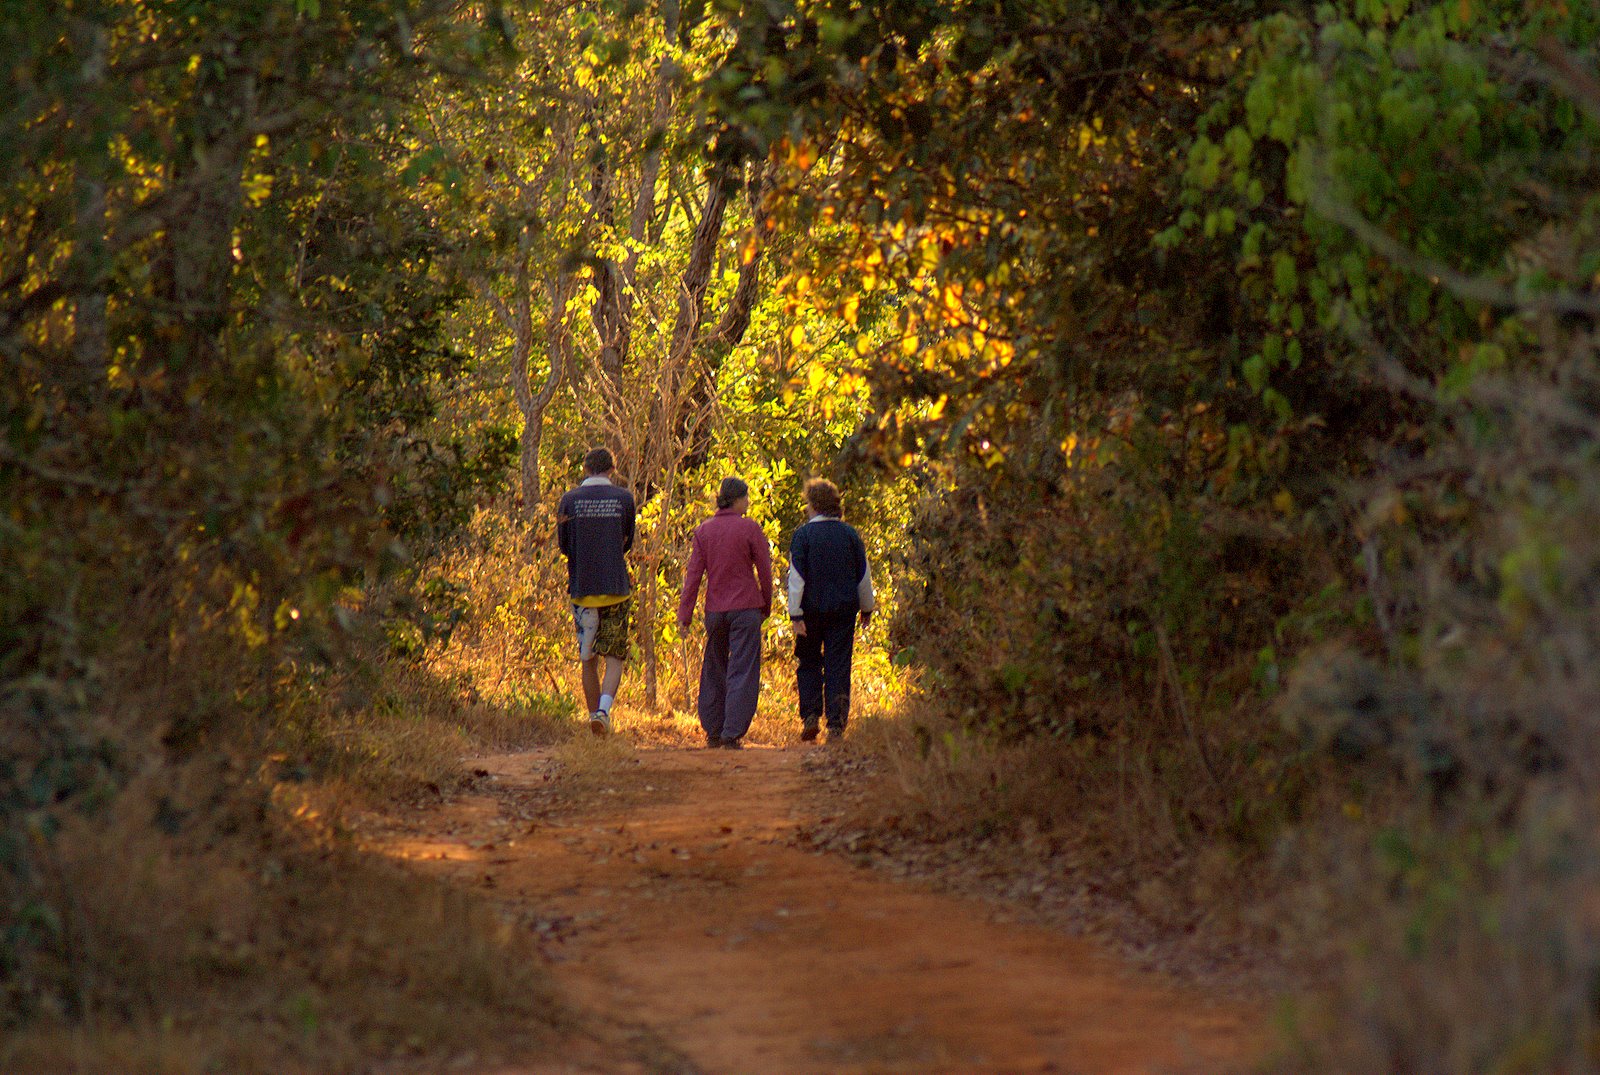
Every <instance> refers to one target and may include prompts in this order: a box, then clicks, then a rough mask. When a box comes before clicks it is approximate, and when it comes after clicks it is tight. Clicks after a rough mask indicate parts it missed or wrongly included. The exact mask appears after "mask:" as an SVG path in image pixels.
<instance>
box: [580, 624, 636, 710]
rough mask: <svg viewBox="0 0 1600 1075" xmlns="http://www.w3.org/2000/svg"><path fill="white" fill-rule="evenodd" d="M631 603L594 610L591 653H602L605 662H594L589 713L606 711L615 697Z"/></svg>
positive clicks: (626, 642)
mask: <svg viewBox="0 0 1600 1075" xmlns="http://www.w3.org/2000/svg"><path fill="white" fill-rule="evenodd" d="M632 606H633V602H632V601H623V602H621V603H620V604H615V605H607V606H605V607H604V608H600V609H596V610H595V613H596V623H595V632H594V653H595V656H596V657H597V658H598V657H604V658H605V664H604V666H603V667H602V666H601V665H600V662H599V661H598V660H597V661H596V662H595V677H596V691H595V694H596V696H595V698H594V699H593V700H592V702H591V705H592V706H593V708H591V709H590V710H589V712H591V713H593V712H594V711H595V710H597V709H598V710H603V711H605V712H606V713H607V714H608V715H609V714H610V712H611V703H612V702H614V701H616V698H617V687H619V686H620V685H621V684H622V665H623V662H624V661H626V660H627V659H628V628H629V625H630V623H631V622H632Z"/></svg>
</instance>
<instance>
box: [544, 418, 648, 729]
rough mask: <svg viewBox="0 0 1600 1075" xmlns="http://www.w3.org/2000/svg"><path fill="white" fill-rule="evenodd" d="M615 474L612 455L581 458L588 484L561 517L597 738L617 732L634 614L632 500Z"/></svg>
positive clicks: (559, 533) (559, 536)
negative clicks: (615, 713) (615, 716)
mask: <svg viewBox="0 0 1600 1075" xmlns="http://www.w3.org/2000/svg"><path fill="white" fill-rule="evenodd" d="M615 472H616V463H615V461H614V460H613V459H612V458H611V453H610V452H609V451H607V450H606V449H604V448H595V449H594V450H593V451H591V452H589V454H588V455H586V456H584V457H583V473H584V479H583V482H582V483H581V484H580V485H579V486H578V487H577V488H576V489H572V490H570V491H569V492H568V493H567V494H566V495H565V496H563V497H562V498H561V506H560V508H559V509H558V510H557V512H556V540H557V541H558V542H559V543H560V545H561V551H562V552H563V553H564V554H565V555H566V557H567V592H568V594H570V595H571V597H572V623H573V626H574V628H576V630H577V634H578V659H579V660H580V661H582V662H583V700H584V704H585V705H586V706H587V707H588V710H589V730H590V731H592V732H593V733H594V734H595V735H606V734H608V733H609V732H610V731H611V707H612V705H613V704H615V702H616V699H617V687H618V686H619V685H620V684H621V682H622V665H623V662H624V661H626V660H627V659H628V634H629V630H628V628H629V621H630V619H631V614H632V606H633V601H632V587H631V586H630V585H629V582H628V563H627V560H626V559H625V555H626V553H627V552H628V550H629V549H631V548H633V524H634V505H633V494H631V493H629V492H628V491H627V490H626V489H622V488H619V487H618V486H617V485H616V484H614V483H613V482H612V480H611V478H612V475H613V474H614V473H615ZM602 665H603V666H604V672H603V673H602V671H601V667H602Z"/></svg>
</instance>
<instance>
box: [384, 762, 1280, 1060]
mask: <svg viewBox="0 0 1600 1075" xmlns="http://www.w3.org/2000/svg"><path fill="white" fill-rule="evenodd" d="M837 749H841V748H830V747H825V746H824V747H815V746H804V747H790V748H788V749H783V748H774V747H748V748H746V749H745V750H743V751H738V752H734V751H722V750H715V751H713V750H704V749H686V748H683V747H668V746H660V747H648V748H644V747H641V748H639V749H635V748H634V747H633V746H631V745H628V744H626V743H622V742H619V741H618V740H616V739H613V740H610V741H596V744H595V745H593V746H591V745H588V744H586V743H581V742H575V743H572V744H567V745H564V746H561V747H555V748H551V749H545V750H539V751H533V752H528V753H519V754H506V755H498V756H493V757H485V758H480V759H477V760H476V761H475V762H473V763H472V764H473V765H474V766H475V769H476V776H477V779H476V780H475V781H474V783H473V785H472V787H471V788H470V789H469V790H468V791H466V792H463V793H461V794H457V795H452V796H449V797H446V798H445V799H444V800H443V801H442V802H439V803H436V804H431V805H425V806H421V807H419V808H418V809H416V810H414V811H406V812H403V813H402V812H393V811H391V812H388V813H386V814H384V815H380V816H371V817H368V818H367V819H365V821H364V822H363V823H362V825H361V831H362V834H363V837H364V839H365V840H366V842H367V843H368V845H369V846H371V847H372V848H373V849H375V850H379V851H381V852H383V853H385V854H388V855H392V856H394V857H396V858H399V859H402V860H405V861H406V862H407V863H408V864H411V865H412V866H414V868H416V869H418V870H420V871H423V872H426V873H428V874H430V875H433V876H436V877H444V878H447V879H449V880H451V881H452V882H454V883H457V884H460V885H464V886H471V887H473V888H477V889H479V890H484V891H485V892H486V894H487V895H489V896H491V897H492V898H493V899H495V900H496V901H497V902H498V903H499V905H500V906H501V908H502V910H503V912H504V914H505V915H506V916H507V918H508V919H509V920H511V921H512V922H513V923H514V924H515V925H516V927H517V928H527V929H531V930H533V931H534V932H535V933H536V935H537V936H538V937H539V938H540V940H541V947H542V948H543V950H544V952H545V954H546V955H547V957H548V958H549V959H550V961H551V965H552V971H553V973H554V976H555V978H556V981H557V983H558V984H559V986H560V987H561V988H562V989H563V991H564V993H565V994H566V996H567V997H568V998H569V999H570V1000H571V1002H572V1003H573V1004H574V1005H575V1008H576V1009H577V1011H576V1013H575V1017H574V1025H575V1026H577V1027H578V1028H579V1030H578V1032H577V1033H576V1034H575V1035H574V1037H573V1039H572V1041H570V1042H568V1043H567V1046H566V1047H563V1048H561V1049H559V1050H557V1051H558V1052H559V1054H560V1058H559V1059H551V1060H549V1061H539V1062H535V1063H533V1064H531V1065H530V1064H522V1065H519V1066H511V1067H501V1068H498V1069H494V1075H546V1073H555V1072H630V1071H631V1072H676V1073H685V1075H688V1073H702V1072H703V1073H729V1075H733V1073H738V1075H761V1073H784V1075H807V1073H828V1075H847V1073H848V1075H857V1073H860V1075H865V1073H869V1072H870V1073H898V1072H916V1073H937V1072H983V1073H1013V1072H1015V1073H1024V1072H1029V1073H1031V1072H1059V1073H1084V1075H1089V1073H1093V1075H1112V1073H1130V1075H1131V1073H1141V1075H1142V1073H1181V1072H1207V1073H1210V1072H1219V1071H1229V1070H1236V1069H1241V1068H1244V1067H1246V1066H1248V1064H1249V1062H1250V1060H1251V1059H1252V1058H1253V1057H1254V1056H1255V1055H1256V1054H1257V1053H1258V1051H1259V1050H1260V1047H1261V1044H1262V1042H1263V1041H1264V1038H1265V1033H1264V1030H1263V1025H1264V1013H1263V1011H1262V1010H1261V1009H1260V1008H1259V1006H1257V1005H1253V1004H1251V1003H1249V1002H1248V1001H1247V1000H1240V999H1238V998H1236V997H1231V996H1229V995H1227V993H1226V992H1222V991H1217V990H1212V989H1207V988H1204V987H1202V986H1198V985H1194V984H1183V983H1180V982H1176V981H1173V980H1170V979H1167V978H1165V977H1162V976H1160V975H1158V974H1155V973H1152V972H1151V971H1149V970H1141V969H1136V968H1135V967H1133V966H1132V965H1131V964H1129V963H1128V962H1126V961H1125V960H1123V959H1120V958H1119V957H1116V956H1113V955H1111V954H1110V953H1109V952H1108V951H1106V950H1104V949H1102V948H1100V947H1098V946H1097V945H1095V944H1094V943H1093V942H1091V941H1088V940H1086V939H1084V938H1081V937H1076V936H1073V935H1070V934H1069V933H1067V932H1065V931H1063V930H1060V929H1055V928H1051V927H1049V926H1047V925H1043V924H1039V923H1030V922H1027V921H1018V920H1016V919H1015V918H1014V917H1012V916H1010V915H1008V914H1006V913H1004V911H1003V910H999V909H997V907H996V905H995V904H994V903H993V902H989V901H980V900H976V899H972V898H966V897H961V896H958V895H953V894H948V893H940V892H937V891H934V890H933V889H932V888H930V887H929V886H927V885H926V884H924V883H922V882H920V881H918V880H915V879H913V878H910V877H909V876H907V877H904V878H902V879H896V877H895V876H893V874H892V873H886V872H885V871H883V870H876V871H874V870H866V869H862V868H860V867H859V865H857V864H855V863H853V862H852V861H851V859H850V858H849V857H848V856H845V855H840V854H837V853H834V852H831V851H824V850H821V849H819V847H818V846H817V845H816V844H815V842H814V841H813V840H811V839H810V838H808V836H807V833H808V831H809V830H810V829H811V828H813V827H815V826H816V825H817V823H818V822H819V821H825V820H827V819H826V817H825V816H824V814H825V812H826V810H827V809H828V803H829V799H828V794H829V788H828V787H827V786H826V784H825V782H823V781H821V780H819V778H818V776H817V772H818V767H817V766H816V765H814V764H808V759H810V760H811V761H812V762H814V761H815V760H816V759H817V758H820V757H824V756H825V755H821V754H818V753H817V752H818V751H829V750H837ZM490 1055H492V1052H491V1053H490Z"/></svg>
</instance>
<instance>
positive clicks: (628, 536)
mask: <svg viewBox="0 0 1600 1075" xmlns="http://www.w3.org/2000/svg"><path fill="white" fill-rule="evenodd" d="M633 514H634V511H633V494H632V493H630V492H628V491H627V490H626V489H622V488H619V487H617V486H615V485H612V484H611V481H610V479H609V478H603V477H601V478H589V479H587V480H585V481H584V483H583V484H582V485H580V486H578V487H577V488H576V489H573V490H572V491H571V492H569V493H567V494H566V495H565V496H563V497H562V498H561V507H560V508H558V509H557V511H556V539H557V540H558V541H559V542H560V543H561V551H562V552H564V553H566V556H567V592H568V593H569V594H571V595H572V596H573V597H575V598H577V597H598V596H600V595H602V594H610V595H612V596H617V595H620V594H625V593H631V592H632V587H631V586H630V585H629V583H628V564H627V561H625V560H624V559H623V558H622V554H623V553H625V552H627V551H628V550H629V549H631V548H633Z"/></svg>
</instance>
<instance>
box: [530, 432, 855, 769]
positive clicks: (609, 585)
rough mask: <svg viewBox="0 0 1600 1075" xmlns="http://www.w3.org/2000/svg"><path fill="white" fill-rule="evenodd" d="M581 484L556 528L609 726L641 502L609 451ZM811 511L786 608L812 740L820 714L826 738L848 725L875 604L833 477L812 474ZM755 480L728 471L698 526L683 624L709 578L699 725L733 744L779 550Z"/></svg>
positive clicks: (792, 557)
mask: <svg viewBox="0 0 1600 1075" xmlns="http://www.w3.org/2000/svg"><path fill="white" fill-rule="evenodd" d="M583 469H584V475H585V476H584V479H583V482H582V483H581V484H580V485H579V486H578V487H577V488H576V489H573V490H572V491H570V492H568V493H567V494H566V495H565V496H563V497H562V498H561V506H560V508H559V509H558V511H557V523H556V532H557V535H558V538H559V540H560V545H561V551H562V552H563V553H564V554H565V555H566V557H567V581H568V592H569V593H570V594H571V597H572V611H573V624H574V626H575V628H576V630H577V635H578V656H579V659H580V660H581V661H582V662H583V693H584V701H585V703H586V704H587V706H588V709H589V727H590V729H591V730H592V731H593V732H595V734H597V735H605V734H606V733H607V732H609V731H610V730H611V707H612V704H613V702H614V701H615V700H616V694H617V687H618V684H619V683H620V682H621V680H622V666H623V662H624V661H625V660H626V659H627V655H628V636H629V634H630V631H629V621H630V618H631V603H632V602H631V598H630V594H631V588H630V586H629V583H628V567H627V563H626V560H625V559H624V556H625V554H626V553H627V551H628V550H629V549H630V548H632V547H633V529H634V502H633V496H632V494H630V493H629V492H628V491H627V490H626V489H623V488H620V487H619V486H617V485H616V484H614V483H613V482H612V480H611V477H612V473H613V471H614V469H615V463H614V461H613V459H612V457H611V453H610V452H609V451H607V450H606V449H604V448H596V449H594V450H593V451H591V452H590V453H589V454H588V455H587V456H585V457H584V460H583ZM805 497H806V506H807V508H808V509H809V515H810V517H809V518H808V519H807V520H806V522H805V523H804V524H803V525H801V526H800V527H799V528H798V529H797V530H796V531H795V534H794V538H793V540H792V541H791V542H790V544H789V576H788V598H789V600H788V606H789V618H790V620H791V621H792V622H793V624H794V635H795V646H794V649H795V661H796V665H797V668H796V682H797V686H798V688H799V696H800V738H801V739H802V740H807V741H809V740H814V739H816V738H817V736H818V734H819V733H820V731H821V728H822V724H823V722H824V720H825V721H826V723H827V727H828V737H829V738H830V739H833V738H835V737H837V736H839V735H842V734H844V729H845V724H846V723H847V722H848V720H849V716H850V662H851V655H852V652H853V649H854V644H855V628H856V622H857V620H858V618H859V620H860V622H861V623H863V624H865V623H866V622H868V621H869V620H870V619H871V617H872V612H873V609H874V608H875V607H876V603H875V601H874V598H873V593H872V575H871V571H870V570H869V568H868V564H867V552H866V547H865V546H864V545H863V544H862V542H861V536H860V535H859V534H857V533H856V531H855V528H854V527H852V526H850V525H849V524H848V523H846V522H844V521H843V519H841V518H840V516H841V514H842V508H841V505H840V502H839V490H838V489H837V488H835V487H834V485H833V483H832V482H829V481H824V480H821V479H816V480H813V481H809V482H807V483H806V487H805ZM749 509H750V489H749V487H748V486H747V485H746V484H745V483H744V482H743V481H741V480H740V479H738V478H725V479H723V482H722V487H721V488H720V489H719V490H718V492H717V512H716V514H715V515H713V516H712V517H711V518H709V519H707V520H706V521H705V522H703V523H701V524H700V526H699V527H698V528H697V529H696V530H695V532H694V541H693V547H692V549H691V551H690V554H689V564H688V568H687V570H686V571H685V574H684V581H683V596H682V598H681V600H680V601H679V603H678V626H679V627H680V628H687V627H688V626H689V623H690V622H691V620H692V618H693V616H694V606H695V604H696V602H697V600H698V598H699V595H700V590H701V584H702V581H703V582H704V588H705V595H706V597H705V623H706V646H705V657H704V660H702V662H701V665H700V697H699V702H698V706H697V708H698V710H699V716H700V726H701V728H703V729H704V731H705V736H706V745H707V746H708V747H724V748H729V749H736V748H738V747H739V746H740V745H741V743H742V741H743V738H744V735H745V733H746V732H747V731H749V729H750V721H751V720H752V719H753V718H754V717H755V712H756V701H757V698H758V696H759V695H760V692H761V625H762V623H763V622H765V620H766V619H767V617H768V616H770V615H771V614H772V553H771V550H770V548H769V547H768V544H767V536H766V534H765V533H764V532H763V531H762V529H761V527H760V526H758V525H757V524H756V522H755V521H754V520H753V519H750V518H748V517H747V515H746V513H747V512H748V511H749Z"/></svg>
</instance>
